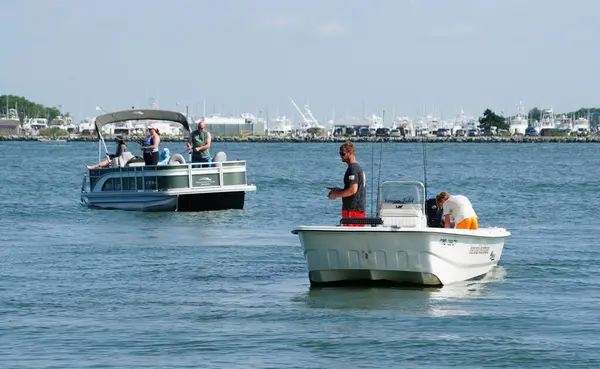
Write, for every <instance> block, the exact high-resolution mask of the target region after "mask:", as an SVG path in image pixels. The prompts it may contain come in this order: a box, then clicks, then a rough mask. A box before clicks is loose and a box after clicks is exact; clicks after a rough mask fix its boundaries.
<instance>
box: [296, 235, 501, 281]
mask: <svg viewBox="0 0 600 369" xmlns="http://www.w3.org/2000/svg"><path fill="white" fill-rule="evenodd" d="M292 232H293V233H295V234H298V236H299V238H300V242H301V245H302V247H303V249H304V255H305V257H306V261H307V266H308V274H309V280H310V282H311V284H312V285H322V284H336V283H349V282H363V281H364V282H374V281H379V282H393V283H399V284H404V283H407V284H418V285H446V284H450V283H455V282H459V281H465V280H469V279H474V278H477V277H480V276H483V275H485V274H486V273H488V272H489V271H490V270H491V269H492V268H493V267H494V266H496V265H497V264H498V261H499V260H500V257H501V256H502V251H503V249H504V240H505V238H506V237H508V236H509V235H510V233H509V232H508V231H506V230H505V229H503V228H483V229H479V230H475V231H471V230H459V229H445V228H396V227H385V226H384V227H381V226H378V227H340V226H302V227H298V228H296V229H294V230H293V231H292Z"/></svg>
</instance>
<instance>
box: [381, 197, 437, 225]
mask: <svg viewBox="0 0 600 369" xmlns="http://www.w3.org/2000/svg"><path fill="white" fill-rule="evenodd" d="M379 217H380V218H381V219H382V220H383V225H384V226H388V227H417V228H421V227H426V226H427V218H426V216H425V214H424V213H423V207H422V206H421V205H419V204H399V205H397V204H391V203H384V204H382V205H381V209H380V210H379Z"/></svg>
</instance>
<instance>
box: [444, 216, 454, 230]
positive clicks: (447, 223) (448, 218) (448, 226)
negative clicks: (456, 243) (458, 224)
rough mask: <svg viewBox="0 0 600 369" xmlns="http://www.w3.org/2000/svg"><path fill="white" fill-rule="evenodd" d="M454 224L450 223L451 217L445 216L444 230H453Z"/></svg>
mask: <svg viewBox="0 0 600 369" xmlns="http://www.w3.org/2000/svg"><path fill="white" fill-rule="evenodd" d="M451 226H452V224H451V223H450V215H448V214H446V215H444V228H452V227H451Z"/></svg>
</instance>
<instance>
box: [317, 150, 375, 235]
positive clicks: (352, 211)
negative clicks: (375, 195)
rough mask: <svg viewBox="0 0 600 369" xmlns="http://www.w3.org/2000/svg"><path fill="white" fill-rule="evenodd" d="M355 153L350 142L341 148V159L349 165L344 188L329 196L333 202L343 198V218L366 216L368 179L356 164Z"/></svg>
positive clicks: (333, 190) (359, 225) (331, 192)
mask: <svg viewBox="0 0 600 369" xmlns="http://www.w3.org/2000/svg"><path fill="white" fill-rule="evenodd" d="M354 153H355V149H354V145H353V144H352V142H349V141H348V142H346V143H344V144H343V145H342V146H340V157H341V158H342V161H343V162H344V163H346V164H348V169H346V173H345V174H344V188H343V189H341V188H339V187H334V188H332V189H331V191H329V195H327V197H329V198H330V199H332V200H335V199H337V198H338V197H341V198H342V217H343V218H364V217H365V216H366V213H365V211H366V208H367V196H366V188H365V185H366V177H365V173H364V172H363V170H362V168H361V167H360V165H358V163H357V162H356V158H355V157H354ZM354 226H358V227H364V224H354Z"/></svg>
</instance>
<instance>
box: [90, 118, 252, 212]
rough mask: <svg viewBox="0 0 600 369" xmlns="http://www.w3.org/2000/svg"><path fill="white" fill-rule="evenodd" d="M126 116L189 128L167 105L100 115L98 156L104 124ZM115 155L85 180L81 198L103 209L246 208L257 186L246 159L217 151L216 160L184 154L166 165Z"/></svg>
mask: <svg viewBox="0 0 600 369" xmlns="http://www.w3.org/2000/svg"><path fill="white" fill-rule="evenodd" d="M126 121H151V122H156V121H167V122H175V123H179V124H181V125H182V126H183V129H184V132H185V133H186V134H189V133H190V127H189V124H188V121H187V118H186V117H185V116H184V115H183V114H181V113H178V112H172V111H166V110H154V109H148V110H144V109H141V110H125V111H119V112H115V113H108V114H105V115H101V116H98V117H96V120H95V123H94V124H95V129H96V132H97V133H98V136H99V140H98V161H99V162H100V161H101V160H102V148H104V150H105V153H106V151H107V149H106V145H105V143H104V139H103V138H102V127H103V126H105V125H107V124H114V123H119V122H126ZM136 159H137V158H135V157H132V158H131V159H130V160H127V161H126V162H124V160H115V159H113V160H112V162H111V164H110V166H109V167H106V168H98V169H89V170H88V172H87V173H86V174H85V175H84V177H83V181H82V186H81V202H82V203H83V204H84V205H87V206H89V207H94V208H103V209H120V210H134V211H205V210H226V209H243V207H244V200H245V194H246V192H248V191H255V190H256V186H255V185H252V184H248V182H247V175H246V162H245V161H244V160H227V156H226V154H225V153H224V152H218V153H216V154H215V156H214V158H213V162H212V163H211V164H200V163H194V164H192V163H189V162H186V161H185V158H184V157H183V156H182V155H180V154H175V155H173V156H172V157H171V159H170V160H169V162H168V164H167V165H144V162H143V160H142V161H141V162H140V160H136Z"/></svg>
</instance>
